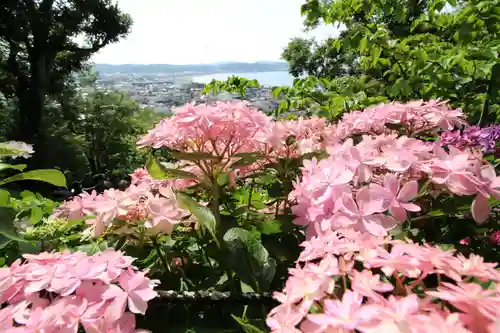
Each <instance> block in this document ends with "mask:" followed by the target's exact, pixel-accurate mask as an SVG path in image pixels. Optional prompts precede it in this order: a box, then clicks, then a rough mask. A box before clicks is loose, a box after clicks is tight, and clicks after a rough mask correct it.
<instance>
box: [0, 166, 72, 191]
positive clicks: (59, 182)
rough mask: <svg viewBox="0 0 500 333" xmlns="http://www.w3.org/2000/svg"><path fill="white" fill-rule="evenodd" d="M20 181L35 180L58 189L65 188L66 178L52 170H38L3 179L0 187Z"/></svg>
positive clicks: (57, 171) (59, 172)
mask: <svg viewBox="0 0 500 333" xmlns="http://www.w3.org/2000/svg"><path fill="white" fill-rule="evenodd" d="M20 180H36V181H41V182H44V183H49V184H52V185H55V186H59V187H67V186H66V177H64V174H63V173H62V172H61V171H59V170H54V169H40V170H32V171H26V172H23V173H18V174H17V175H14V176H12V177H8V178H5V179H4V180H2V181H0V185H5V184H7V183H12V182H17V181H20Z"/></svg>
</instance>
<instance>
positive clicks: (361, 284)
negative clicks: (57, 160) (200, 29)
mask: <svg viewBox="0 0 500 333" xmlns="http://www.w3.org/2000/svg"><path fill="white" fill-rule="evenodd" d="M497 132H498V131H497V129H496V127H495V126H490V127H488V128H485V129H479V128H476V127H473V126H470V125H469V124H468V123H467V121H466V117H465V115H464V113H463V112H462V111H461V110H456V109H451V108H450V107H449V106H448V105H447V104H446V103H445V102H443V101H428V102H424V101H412V102H408V103H397V102H395V103H390V104H384V105H379V106H376V107H372V108H369V109H366V110H364V111H355V112H351V113H347V114H345V115H344V116H343V117H342V119H341V120H340V121H339V122H337V123H334V124H328V123H326V122H325V120H324V119H320V118H315V117H313V118H308V119H296V120H274V119H272V118H271V117H268V116H266V115H265V114H263V113H261V112H259V111H257V110H256V109H253V108H250V107H248V106H247V105H246V104H245V103H240V102H238V103H235V102H225V103H221V102H219V103H215V104H210V105H205V104H202V105H191V104H188V105H186V106H184V107H182V108H180V109H179V110H177V111H176V112H175V113H174V115H173V116H172V117H170V118H167V119H164V120H163V121H162V122H160V123H159V124H158V125H157V126H156V127H155V128H153V129H152V130H150V131H149V132H148V133H147V134H146V135H145V136H144V137H142V138H141V139H140V140H139V142H138V145H139V147H141V148H147V149H151V155H150V158H149V159H148V161H147V163H146V165H145V167H144V168H141V169H138V170H136V171H135V172H134V173H133V174H132V175H131V177H132V184H131V186H130V187H129V188H128V189H126V190H123V191H118V190H114V189H112V190H107V191H105V192H104V193H95V192H93V193H83V194H81V195H80V196H78V197H75V198H74V199H72V200H71V201H68V202H65V203H63V204H62V205H61V206H60V207H59V208H58V209H57V210H56V212H55V213H54V216H53V217H54V218H58V219H61V218H63V219H69V220H75V219H76V220H77V219H85V222H86V224H87V226H88V227H87V229H86V231H85V232H84V234H86V235H88V236H92V237H94V238H96V239H99V240H100V241H104V242H107V244H109V245H110V246H120V247H123V244H124V242H125V244H127V242H131V244H133V245H134V247H133V250H135V249H137V248H141V249H142V248H146V249H147V248H148V246H149V245H151V246H152V247H153V248H154V249H155V250H156V254H157V256H156V257H155V256H151V255H149V254H145V256H146V257H147V258H146V259H144V260H143V261H141V264H142V265H144V266H148V267H150V266H151V267H156V266H155V262H156V259H155V258H158V259H159V261H160V262H161V263H162V266H161V267H162V268H163V271H162V270H161V269H160V270H159V271H156V274H160V275H159V276H161V278H162V282H163V284H162V287H165V286H168V287H167V288H174V289H177V288H181V289H182V290H186V288H188V289H189V290H196V289H200V288H206V283H205V281H206V276H207V275H209V276H210V277H211V278H213V279H214V280H217V279H218V281H219V282H217V284H216V285H214V286H213V288H214V289H216V290H231V291H252V290H253V291H258V292H260V291H266V290H273V289H274V290H276V289H277V288H280V289H281V287H282V286H283V283H284V281H283V278H284V275H285V274H287V270H288V268H289V267H290V266H292V265H296V267H295V268H293V269H290V271H289V272H288V273H289V277H288V280H287V282H286V286H285V289H284V291H283V292H282V293H277V294H276V299H277V300H278V301H279V302H280V303H282V304H281V305H280V306H278V307H277V308H276V309H274V310H272V311H271V313H270V315H269V317H268V320H267V323H268V325H269V327H270V328H271V329H272V330H273V331H274V332H301V331H303V332H313V331H314V332H372V331H375V330H379V329H387V330H389V331H391V332H424V331H431V332H441V331H442V332H446V330H452V329H455V330H461V331H462V332H496V331H495V330H496V329H497V326H495V325H498V323H497V322H496V320H497V319H496V317H498V315H499V313H498V312H497V311H498V310H497V308H498V307H496V304H497V303H498V301H499V297H498V296H499V295H498V290H499V289H498V287H497V285H496V282H497V281H498V271H497V270H496V268H495V267H496V266H495V264H488V263H485V259H484V258H483V257H482V256H481V254H483V255H485V256H486V257H487V258H494V260H498V253H497V252H498V251H496V250H495V247H492V246H491V243H494V244H497V243H498V240H497V238H498V234H500V231H499V229H500V228H499V224H498V219H495V218H492V216H493V215H492V214H491V208H492V207H493V210H498V203H499V200H500V177H499V176H497V174H496V172H497V170H496V168H497V166H498V164H497V163H498V162H497V160H496V155H497V153H498V148H497V145H498V143H497V141H498V140H497V134H498V133H497ZM457 133H458V134H457ZM159 149H161V150H162V153H163V156H168V157H169V158H170V160H169V162H167V161H166V160H164V159H162V157H159V155H158V154H157V150H159ZM292 219H293V223H291V222H292ZM131 239H133V241H130V240H131ZM304 239H306V242H305V243H304V244H303V250H302V253H301V254H300V255H299V253H300V247H299V244H300V243H301V242H302V241H303V240H304ZM117 240H118V242H117ZM149 240H150V241H151V244H149ZM148 244H149V245H148ZM478 244H479V245H478ZM127 249H130V248H127ZM476 250H478V251H479V252H478V253H475V254H474V253H471V252H473V251H476ZM297 256H298V257H299V260H298V261H296V260H297ZM151 258H153V259H151ZM181 258H182V259H181ZM156 268H157V267H156ZM160 271H162V272H161V273H160ZM173 281H178V284H176V283H177V282H175V283H174V282H173ZM186 281H188V282H189V286H188V287H186V285H187V284H186ZM237 282H238V283H237ZM239 282H241V285H240V283H239ZM203 286H204V287H203ZM479 303H481V305H478V304H479ZM481 325H483V326H481Z"/></svg>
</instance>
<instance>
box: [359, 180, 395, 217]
mask: <svg viewBox="0 0 500 333" xmlns="http://www.w3.org/2000/svg"><path fill="white" fill-rule="evenodd" d="M388 197H390V194H389V193H388V191H387V190H385V189H383V188H382V187H380V186H379V187H374V188H373V189H369V188H367V187H363V188H362V189H360V190H359V191H358V193H357V194H356V202H357V203H358V207H359V211H360V214H361V215H363V216H366V215H371V214H374V213H382V212H384V211H385V210H387V208H389V201H388V200H387V199H388Z"/></svg>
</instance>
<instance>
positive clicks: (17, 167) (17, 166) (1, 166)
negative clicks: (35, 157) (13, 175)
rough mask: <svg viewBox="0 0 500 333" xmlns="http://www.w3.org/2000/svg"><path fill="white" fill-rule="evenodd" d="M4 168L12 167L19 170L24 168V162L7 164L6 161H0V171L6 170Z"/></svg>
mask: <svg viewBox="0 0 500 333" xmlns="http://www.w3.org/2000/svg"><path fill="white" fill-rule="evenodd" d="M6 169H14V170H19V171H23V170H24V169H26V164H16V165H13V164H7V163H0V171H2V170H6Z"/></svg>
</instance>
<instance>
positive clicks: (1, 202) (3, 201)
mask: <svg viewBox="0 0 500 333" xmlns="http://www.w3.org/2000/svg"><path fill="white" fill-rule="evenodd" d="M9 204H10V192H9V191H7V190H2V189H0V206H9Z"/></svg>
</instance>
